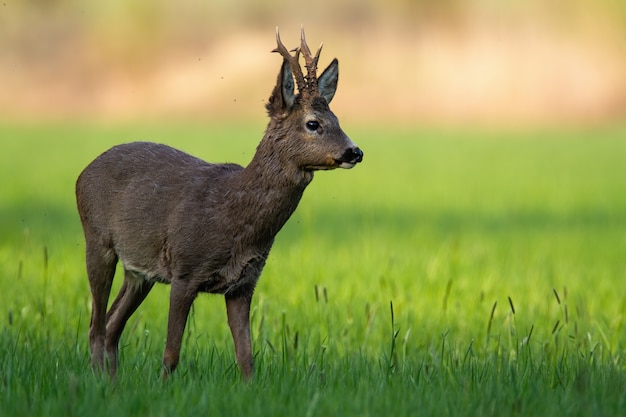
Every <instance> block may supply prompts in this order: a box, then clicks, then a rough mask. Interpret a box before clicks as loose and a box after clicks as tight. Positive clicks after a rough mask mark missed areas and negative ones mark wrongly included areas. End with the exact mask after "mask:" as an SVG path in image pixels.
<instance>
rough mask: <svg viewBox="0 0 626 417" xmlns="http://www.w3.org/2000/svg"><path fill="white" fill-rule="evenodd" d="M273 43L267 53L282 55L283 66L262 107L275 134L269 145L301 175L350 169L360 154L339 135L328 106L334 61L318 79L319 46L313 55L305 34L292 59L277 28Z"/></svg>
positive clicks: (336, 72)
mask: <svg viewBox="0 0 626 417" xmlns="http://www.w3.org/2000/svg"><path fill="white" fill-rule="evenodd" d="M276 43H277V44H278V46H277V47H276V49H274V50H273V51H272V52H278V53H280V54H281V55H282V57H283V64H282V67H281V70H280V73H279V74H278V79H277V81H276V86H275V87H274V90H273V92H272V95H271V97H270V99H269V102H268V103H267V106H266V107H267V111H268V113H269V116H270V118H271V121H270V129H276V130H277V131H278V132H277V133H276V134H275V135H272V136H273V138H274V139H275V140H276V143H274V146H277V147H280V150H281V153H284V154H285V156H286V157H287V158H288V159H289V161H290V163H292V164H296V166H297V168H298V169H300V170H303V171H316V170H326V169H334V168H352V167H353V166H354V165H356V164H357V163H358V162H361V161H362V160H363V152H362V151H361V150H360V149H359V148H358V147H357V146H356V145H355V144H354V142H352V141H351V140H350V138H349V137H348V136H347V135H346V134H345V133H344V132H343V130H341V127H340V126H339V120H337V117H336V116H335V115H334V113H333V112H332V111H331V110H330V108H329V107H328V104H329V103H330V102H331V100H332V99H333V97H334V95H335V91H336V90H337V80H338V78H339V66H338V61H337V59H333V61H332V62H331V63H330V65H329V66H328V68H326V69H325V70H324V71H323V72H322V74H321V75H320V76H319V77H318V76H317V62H318V59H319V56H320V52H321V50H322V47H321V46H320V48H319V49H318V50H317V52H316V53H315V55H312V54H311V51H310V49H309V47H308V45H307V43H306V39H305V36H304V30H302V34H301V42H300V47H298V48H295V49H294V50H293V52H294V54H293V55H292V54H291V53H290V52H289V51H288V50H287V48H285V46H284V45H283V43H282V42H281V40H280V35H279V33H278V28H277V29H276ZM300 55H302V57H303V58H304V62H305V67H306V71H307V74H306V75H304V74H303V72H302V68H301V67H300ZM294 79H295V86H294ZM296 86H297V88H298V92H297V94H296V92H295V87H296ZM279 142H282V143H279Z"/></svg>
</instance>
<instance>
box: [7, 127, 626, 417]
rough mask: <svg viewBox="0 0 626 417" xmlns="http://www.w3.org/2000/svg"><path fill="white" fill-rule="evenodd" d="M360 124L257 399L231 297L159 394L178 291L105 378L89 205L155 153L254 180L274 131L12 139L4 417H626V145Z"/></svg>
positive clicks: (136, 328)
mask: <svg viewBox="0 0 626 417" xmlns="http://www.w3.org/2000/svg"><path fill="white" fill-rule="evenodd" d="M344 127H345V129H346V130H347V131H348V133H350V134H351V136H352V138H353V139H354V140H355V141H356V142H357V143H358V144H359V145H360V146H361V147H362V148H363V149H364V151H365V160H364V162H363V164H362V165H359V166H357V167H356V168H355V169H353V170H351V171H335V172H322V173H318V174H316V178H315V180H314V181H313V183H312V184H311V186H310V187H309V189H308V190H307V192H306V193H305V197H304V198H303V200H302V202H301V204H300V206H299V208H298V210H297V211H296V213H295V214H294V216H293V217H292V219H291V220H290V221H289V222H288V224H287V225H286V226H285V228H284V229H283V230H282V231H281V233H280V234H279V235H278V238H277V240H276V244H275V246H274V249H273V251H272V254H271V256H270V259H269V261H268V263H267V266H266V268H265V271H264V273H263V275H262V277H261V280H260V282H259V285H258V287H257V292H256V294H255V298H254V301H253V312H252V333H253V339H254V342H253V343H254V350H255V353H256V369H257V374H256V378H255V380H254V381H252V382H251V383H248V384H246V383H243V382H241V381H240V378H239V374H238V371H237V369H236V366H235V364H234V353H233V348H232V342H231V340H230V334H229V332H228V326H227V325H226V317H225V311H224V302H223V300H222V299H221V298H220V297H219V296H201V297H199V298H198V300H197V301H196V303H195V305H194V309H193V311H192V316H191V320H190V322H189V325H188V328H187V333H186V336H185V343H184V347H183V356H182V360H181V365H180V367H179V369H178V370H177V372H176V374H175V375H174V376H173V377H172V378H171V379H170V380H169V381H167V382H165V383H163V382H162V381H161V380H160V372H161V368H160V357H161V354H162V350H163V346H164V339H165V328H166V319H167V317H166V311H167V308H166V306H167V302H168V291H169V288H168V287H166V286H158V287H157V288H155V290H154V291H153V293H152V294H151V295H150V297H148V299H147V300H146V301H145V302H144V304H143V305H142V307H141V308H140V309H139V311H138V312H137V313H136V315H135V316H134V317H133V318H131V320H130V321H129V324H128V327H127V329H126V331H125V333H124V335H123V337H122V343H121V345H122V348H121V366H120V373H119V377H118V378H117V379H116V380H115V381H110V380H108V379H107V378H103V377H102V376H101V375H95V374H93V373H92V371H91V370H90V368H89V364H88V361H89V352H88V343H87V329H88V324H89V314H90V313H89V311H90V295H89V289H88V285H87V280H86V277H85V273H84V259H83V248H84V246H83V241H82V232H81V229H80V224H79V221H78V216H77V214H76V211H75V205H74V197H73V187H74V181H75V178H76V177H77V175H78V173H79V172H80V170H81V169H82V168H83V167H84V166H85V165H86V164H87V163H88V162H90V161H91V160H92V159H93V158H94V157H96V156H97V155H98V154H99V153H100V152H102V151H104V150H105V149H107V148H108V147H110V146H112V145H113V144H116V143H119V142H124V141H131V140H137V139H142V140H154V141H159V142H166V143H168V144H170V145H173V146H176V147H179V148H182V149H184V150H186V151H188V152H191V153H193V154H195V155H197V156H200V157H203V158H205V159H207V160H211V161H233V162H238V163H242V164H246V163H247V162H248V161H249V159H250V158H251V156H252V154H253V151H254V148H255V146H256V143H257V142H258V140H259V139H260V137H261V136H262V131H263V126H261V125H259V126H247V127H246V126H244V127H241V126H240V127H235V126H202V125H192V126H182V125H168V124H164V125H162V126H157V127H154V126H147V125H146V126H142V125H136V126H132V127H115V128H114V127H105V126H97V125H76V126H66V125H46V126H31V127H26V126H16V125H3V126H0V137H1V138H2V152H0V177H1V178H2V182H1V183H0V184H1V190H0V415H2V416H21V415H29V416H31V415H42V416H43V415H46V416H48V415H68V416H71V415H90V416H93V417H95V416H105V415H115V416H123V415H198V414H201V413H202V414H206V415H224V414H227V415H268V416H276V415H298V416H324V415H358V416H368V415H371V416H379V415H394V416H402V415H411V416H420V415H437V416H441V415H451V416H452V415H454V416H459V415H468V416H471V415H476V416H488V415H493V416H500V415H527V416H538V415H600V416H602V415H606V416H613V415H619V414H621V413H623V410H624V409H626V362H625V347H626V329H625V327H624V315H625V314H626V287H625V286H624V277H625V276H626V263H625V262H624V257H625V256H626V165H625V164H624V161H625V160H626V141H625V140H624V138H626V130H625V129H624V128H623V127H612V128H606V129H597V130H594V131H567V130H563V131H537V132H525V133H520V132H513V133H508V132H491V133H484V132H478V131H476V132H469V133H468V132H463V131H443V130H434V129H432V130H428V129H400V128H397V129H396V130H391V131H390V130H387V129H383V128H378V129H377V128H364V127H363V128H359V127H353V126H344ZM120 281H121V280H120V277H119V276H118V277H117V281H116V285H117V287H116V288H119V285H120Z"/></svg>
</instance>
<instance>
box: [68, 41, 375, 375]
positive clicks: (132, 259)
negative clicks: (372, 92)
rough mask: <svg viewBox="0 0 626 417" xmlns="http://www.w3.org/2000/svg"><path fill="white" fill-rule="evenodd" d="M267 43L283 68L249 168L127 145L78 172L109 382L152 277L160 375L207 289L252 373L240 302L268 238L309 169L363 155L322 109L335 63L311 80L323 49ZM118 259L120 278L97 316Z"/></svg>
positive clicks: (98, 343) (96, 359)
mask: <svg viewBox="0 0 626 417" xmlns="http://www.w3.org/2000/svg"><path fill="white" fill-rule="evenodd" d="M276 42H277V44H278V46H277V48H276V49H274V50H273V51H272V52H278V53H280V55H282V57H283V64H282V67H281V70H280V73H279V74H278V79H277V82H276V86H275V87H274V90H273V91H272V94H271V96H270V98H269V102H268V103H267V104H266V108H267V112H268V113H269V117H270V122H269V124H268V127H267V130H266V132H265V135H264V136H263V139H262V140H261V142H260V143H259V145H258V147H257V150H256V153H255V155H254V157H253V158H252V161H251V162H250V163H249V164H248V166H247V167H245V168H243V167H241V166H239V165H236V164H211V163H207V162H204V161H202V160H200V159H198V158H195V157H193V156H190V155H188V154H185V153H183V152H181V151H178V150H176V149H173V148H170V147H168V146H165V145H158V144H154V143H145V142H135V143H129V144H124V145H119V146H115V147H113V148H111V149H110V150H108V151H106V152H104V153H103V154H102V155H100V156H98V157H97V158H96V159H95V160H94V161H93V162H91V163H90V164H89V165H88V166H87V168H85V169H84V171H83V172H82V173H81V174H80V176H79V177H78V180H77V183H76V200H77V205H78V212H79V214H80V219H81V221H82V225H83V229H84V234H85V241H86V245H85V246H86V263H87V275H88V278H89V285H90V288H91V294H92V297H93V304H92V313H91V323H90V328H89V345H90V349H91V358H92V364H93V366H94V368H96V369H99V370H104V369H105V367H107V365H108V371H109V373H110V374H111V375H112V376H114V375H115V373H116V371H117V366H118V344H119V340H120V336H121V334H122V331H123V329H124V326H125V324H126V322H127V320H128V319H129V317H130V316H131V315H132V314H133V312H134V311H135V310H136V309H137V307H139V305H140V304H141V302H142V301H143V300H144V299H145V297H146V296H147V295H148V293H149V292H150V289H151V288H152V287H153V285H154V284H155V283H156V282H161V283H166V284H171V292H170V304H169V316H168V325H167V339H166V343H165V352H164V354H163V367H164V375H165V376H167V375H169V374H170V373H171V372H172V371H174V369H175V368H176V366H177V364H178V362H179V356H180V349H181V342H182V337H183V332H184V330H185V325H186V322H187V316H188V315H189V310H190V308H191V305H192V303H193V301H194V299H195V298H196V296H197V294H198V293H199V292H209V293H218V294H223V295H224V297H225V299H226V312H227V317H228V324H229V326H230V330H231V333H232V337H233V341H234V346H235V356H236V359H237V364H238V366H239V368H240V370H241V374H242V376H243V377H244V378H249V377H251V376H252V374H253V364H252V346H251V341H250V302H251V299H252V294H253V292H254V288H255V285H256V283H257V280H258V278H259V275H260V274H261V270H262V269H263V266H264V265H265V261H266V259H267V256H268V254H269V252H270V248H271V247H272V243H273V242H274V237H275V236H276V234H277V233H278V231H279V230H280V229H281V227H282V226H283V225H284V224H285V222H286V221H287V219H289V217H290V216H291V214H292V213H293V212H294V210H295V209H296V206H297V205H298V202H299V201H300V198H301V197H302V193H303V192H304V189H305V188H306V186H307V185H308V184H309V183H310V182H311V180H312V179H313V172H314V171H316V170H326V169H334V168H352V167H353V166H354V165H355V164H357V163H358V162H361V161H362V159H363V152H362V151H361V150H360V149H359V148H358V147H357V146H356V145H355V144H354V143H353V142H352V141H351V140H350V139H349V138H348V136H346V134H345V133H344V132H343V131H342V130H341V128H340V127H339V122H338V120H337V117H336V116H335V115H334V114H333V112H332V111H331V110H330V109H329V107H328V103H330V101H331V100H332V98H333V96H334V95H335V90H336V88H337V79H338V63H337V60H336V59H334V60H333V61H332V62H331V63H330V65H329V66H328V68H327V69H326V70H324V72H323V73H322V74H321V75H320V76H319V77H318V76H317V75H316V72H317V62H318V59H319V55H320V51H321V46H320V49H319V50H318V51H317V53H316V54H315V55H312V54H311V51H310V49H309V47H308V46H307V44H306V39H305V37H304V31H302V34H301V42H300V47H299V48H296V49H295V53H294V54H293V55H292V54H291V53H290V52H289V51H288V50H287V49H286V48H285V46H284V45H283V44H282V42H281V40H280V35H279V33H278V29H277V30H276ZM300 54H302V56H303V57H304V61H305V65H306V70H307V74H306V75H304V74H303V71H302V68H301V67H300V63H299V58H300ZM294 78H295V82H296V85H297V87H298V93H297V94H296V93H295V91H294ZM118 260H120V261H121V262H122V264H123V267H124V282H123V284H122V287H121V289H120V292H119V294H118V295H117V298H116V299H115V301H114V302H113V304H112V305H111V307H110V309H109V311H108V312H107V303H108V299H109V295H110V292H111V284H112V282H113V276H114V274H115V267H116V264H117V261H118ZM105 358H106V361H105Z"/></svg>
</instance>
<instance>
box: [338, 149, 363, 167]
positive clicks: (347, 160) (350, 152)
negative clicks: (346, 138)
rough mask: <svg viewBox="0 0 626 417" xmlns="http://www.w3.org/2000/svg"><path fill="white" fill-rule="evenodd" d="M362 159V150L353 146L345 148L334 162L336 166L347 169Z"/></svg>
mask: <svg viewBox="0 0 626 417" xmlns="http://www.w3.org/2000/svg"><path fill="white" fill-rule="evenodd" d="M362 160H363V151H362V150H361V149H359V148H358V147H356V146H355V147H354V148H348V149H346V151H345V152H344V153H343V155H341V158H339V159H337V160H336V162H337V166H339V167H340V168H346V169H349V168H352V167H353V166H355V165H356V164H357V163H359V162H361V161H362Z"/></svg>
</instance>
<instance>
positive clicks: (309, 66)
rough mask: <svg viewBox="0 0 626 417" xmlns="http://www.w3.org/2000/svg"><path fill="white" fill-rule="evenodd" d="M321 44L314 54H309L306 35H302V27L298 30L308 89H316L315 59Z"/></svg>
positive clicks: (318, 56)
mask: <svg viewBox="0 0 626 417" xmlns="http://www.w3.org/2000/svg"><path fill="white" fill-rule="evenodd" d="M322 46H324V44H321V45H320V47H319V49H318V50H317V52H316V53H315V56H311V50H310V49H309V45H307V44H306V37H305V36H304V27H302V29H301V31H300V50H301V51H302V56H303V57H304V64H305V66H306V72H307V74H306V80H307V84H308V87H309V91H317V61H318V60H319V59H320V53H321V52H322Z"/></svg>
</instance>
